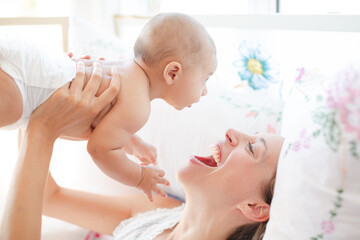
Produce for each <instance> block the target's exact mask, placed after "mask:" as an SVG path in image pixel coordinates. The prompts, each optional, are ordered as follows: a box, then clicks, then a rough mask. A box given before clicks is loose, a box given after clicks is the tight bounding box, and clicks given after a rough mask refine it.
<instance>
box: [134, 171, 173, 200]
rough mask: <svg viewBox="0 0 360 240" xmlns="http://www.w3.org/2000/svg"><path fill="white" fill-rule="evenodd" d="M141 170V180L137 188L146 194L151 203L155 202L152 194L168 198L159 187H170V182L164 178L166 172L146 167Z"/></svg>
mask: <svg viewBox="0 0 360 240" xmlns="http://www.w3.org/2000/svg"><path fill="white" fill-rule="evenodd" d="M141 170H142V171H141V180H140V182H139V184H138V185H137V186H136V187H137V188H139V189H140V190H142V191H143V192H144V193H145V194H146V196H147V197H148V199H149V201H150V202H153V197H152V192H155V193H157V194H159V195H160V196H161V197H163V198H166V197H167V194H166V193H165V192H164V191H163V190H161V189H160V188H159V187H158V186H157V185H158V184H164V185H167V186H169V185H170V183H169V181H168V180H166V179H165V178H164V175H165V172H164V171H163V170H161V169H158V168H155V167H151V166H144V165H143V166H141Z"/></svg>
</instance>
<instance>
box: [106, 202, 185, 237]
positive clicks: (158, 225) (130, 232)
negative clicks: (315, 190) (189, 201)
mask: <svg viewBox="0 0 360 240" xmlns="http://www.w3.org/2000/svg"><path fill="white" fill-rule="evenodd" d="M184 207H185V204H182V205H181V206H179V207H176V208H157V209H155V210H152V211H148V212H144V213H140V214H138V215H137V216H135V217H132V218H129V219H126V220H124V221H122V222H121V223H120V224H119V226H117V227H116V229H115V230H114V232H113V235H114V239H115V240H153V239H155V237H156V236H158V235H159V234H160V233H162V232H163V231H164V230H166V229H170V228H173V227H174V226H175V225H176V224H177V223H179V222H180V219H181V216H182V212H183V210H184Z"/></svg>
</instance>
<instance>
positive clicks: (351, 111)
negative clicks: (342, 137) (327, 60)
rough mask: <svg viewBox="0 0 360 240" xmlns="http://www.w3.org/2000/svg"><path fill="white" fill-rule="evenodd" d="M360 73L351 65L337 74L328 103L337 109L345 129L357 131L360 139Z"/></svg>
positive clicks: (330, 90)
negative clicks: (359, 82)
mask: <svg viewBox="0 0 360 240" xmlns="http://www.w3.org/2000/svg"><path fill="white" fill-rule="evenodd" d="M359 78H360V73H359V72H357V71H356V70H354V69H353V67H349V68H348V69H346V70H345V71H343V72H341V73H340V74H338V75H337V76H336V81H333V84H332V86H331V87H330V89H329V90H328V98H327V105H328V106H329V108H331V109H337V110H338V111H339V114H340V121H341V122H342V124H343V125H344V130H345V131H347V132H349V133H355V135H356V138H357V139H358V140H360V124H359V122H360V87H359V84H358V81H359Z"/></svg>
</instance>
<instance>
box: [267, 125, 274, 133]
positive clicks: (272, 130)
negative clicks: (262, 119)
mask: <svg viewBox="0 0 360 240" xmlns="http://www.w3.org/2000/svg"><path fill="white" fill-rule="evenodd" d="M267 132H268V133H276V129H275V128H274V127H273V126H271V125H270V124H268V125H267Z"/></svg>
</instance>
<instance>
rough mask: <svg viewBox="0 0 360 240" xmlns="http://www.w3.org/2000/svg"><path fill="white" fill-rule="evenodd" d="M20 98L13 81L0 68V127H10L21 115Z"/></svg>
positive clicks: (21, 105)
mask: <svg viewBox="0 0 360 240" xmlns="http://www.w3.org/2000/svg"><path fill="white" fill-rule="evenodd" d="M22 111H23V104H22V96H21V93H20V90H19V88H18V87H17V85H16V83H15V81H14V79H13V78H12V77H10V76H9V75H8V74H6V73H5V72H4V71H3V70H2V69H1V68H0V127H4V126H7V125H10V124H12V123H14V122H16V121H17V120H19V118H20V117H21V115H22Z"/></svg>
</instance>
